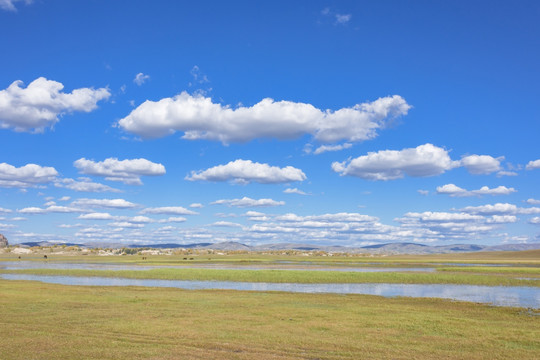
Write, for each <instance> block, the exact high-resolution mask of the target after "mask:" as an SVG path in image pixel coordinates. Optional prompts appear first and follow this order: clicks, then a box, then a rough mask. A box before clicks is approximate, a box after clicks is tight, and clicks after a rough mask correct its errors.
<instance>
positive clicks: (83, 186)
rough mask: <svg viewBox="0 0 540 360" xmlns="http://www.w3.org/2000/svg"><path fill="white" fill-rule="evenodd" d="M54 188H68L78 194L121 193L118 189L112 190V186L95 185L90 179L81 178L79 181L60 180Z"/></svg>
mask: <svg viewBox="0 0 540 360" xmlns="http://www.w3.org/2000/svg"><path fill="white" fill-rule="evenodd" d="M54 186H56V187H60V188H66V189H70V190H73V191H78V192H95V193H100V192H115V193H118V192H121V191H120V190H118V189H115V188H112V187H110V186H107V185H104V184H100V183H95V182H93V181H92V180H91V179H90V178H87V177H80V178H78V179H77V180H74V179H68V178H66V179H59V180H57V181H56V182H55V183H54Z"/></svg>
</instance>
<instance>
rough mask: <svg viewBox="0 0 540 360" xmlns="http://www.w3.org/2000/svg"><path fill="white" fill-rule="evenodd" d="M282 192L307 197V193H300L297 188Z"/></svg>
mask: <svg viewBox="0 0 540 360" xmlns="http://www.w3.org/2000/svg"><path fill="white" fill-rule="evenodd" d="M283 192H284V193H285V194H298V195H309V194H308V193H306V192H304V191H302V190H299V189H297V188H287V189H285V190H283Z"/></svg>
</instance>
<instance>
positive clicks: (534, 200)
mask: <svg viewBox="0 0 540 360" xmlns="http://www.w3.org/2000/svg"><path fill="white" fill-rule="evenodd" d="M527 204H531V205H540V200H536V199H527Z"/></svg>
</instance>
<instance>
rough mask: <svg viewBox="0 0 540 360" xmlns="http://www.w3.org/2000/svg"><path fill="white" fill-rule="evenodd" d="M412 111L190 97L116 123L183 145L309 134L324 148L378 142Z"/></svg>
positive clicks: (145, 108) (380, 104)
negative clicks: (175, 138) (178, 139)
mask: <svg viewBox="0 0 540 360" xmlns="http://www.w3.org/2000/svg"><path fill="white" fill-rule="evenodd" d="M409 109H410V105H409V104H407V102H406V101H405V100H404V99H403V98H402V97H401V96H398V95H394V96H391V97H384V98H380V99H377V100H375V101H373V102H370V103H363V104H357V105H354V106H353V107H350V108H342V109H339V110H336V111H332V110H321V109H317V108H316V107H314V106H313V105H311V104H306V103H296V102H292V101H274V100H273V99H269V98H266V99H263V100H262V101H261V102H259V103H257V104H255V105H253V106H251V107H244V106H239V107H237V108H232V107H231V106H227V105H221V104H218V103H214V102H213V101H212V99H211V98H208V97H204V96H202V95H195V96H194V95H190V94H188V93H186V92H182V93H181V94H179V95H177V96H175V97H172V98H164V99H161V100H160V101H158V102H154V101H149V100H147V101H145V102H144V103H143V104H141V105H139V106H138V107H137V108H136V109H134V110H133V111H132V112H131V113H130V114H129V115H128V116H126V117H125V118H123V119H121V120H120V121H118V126H119V127H121V128H122V129H124V130H125V131H128V132H131V133H134V134H137V135H140V136H142V137H145V138H157V137H163V136H167V135H172V134H174V133H175V132H177V131H180V132H183V133H184V135H183V137H182V138H183V139H188V140H196V139H207V140H215V141H221V142H222V143H225V144H227V143H231V142H248V141H251V140H253V139H257V138H276V139H296V138H299V137H302V136H304V135H306V134H310V135H312V136H313V137H314V138H315V139H316V140H318V141H320V142H324V143H333V142H337V141H340V140H346V141H350V142H356V141H364V140H368V139H372V138H374V137H376V136H377V130H378V129H381V128H384V127H385V125H386V124H387V122H388V121H390V120H392V119H394V118H396V117H399V116H402V115H406V114H407V112H408V110H409Z"/></svg>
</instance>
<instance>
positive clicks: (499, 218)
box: [486, 215, 517, 224]
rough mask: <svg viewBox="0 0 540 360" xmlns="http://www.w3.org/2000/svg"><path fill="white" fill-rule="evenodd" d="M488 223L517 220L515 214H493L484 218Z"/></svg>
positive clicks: (505, 222) (506, 222)
mask: <svg viewBox="0 0 540 360" xmlns="http://www.w3.org/2000/svg"><path fill="white" fill-rule="evenodd" d="M486 222H487V223H488V224H511V223H515V222H517V217H516V216H515V215H493V216H491V217H490V218H488V219H487V220H486Z"/></svg>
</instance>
